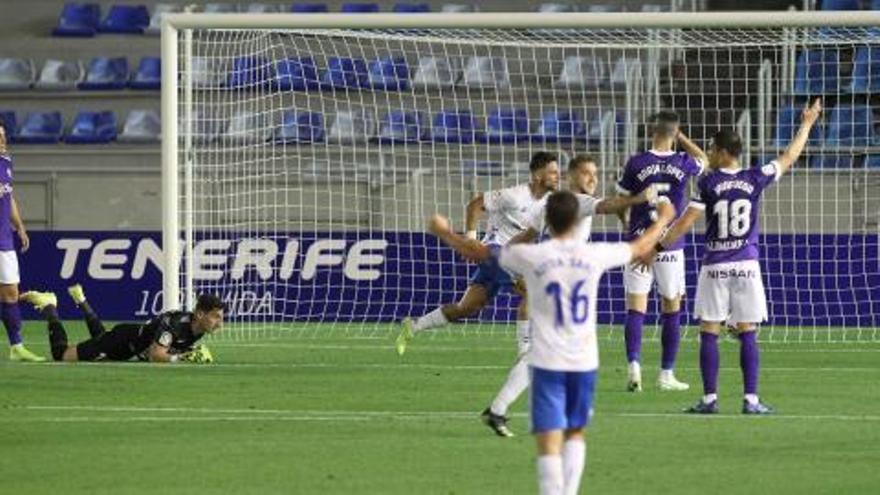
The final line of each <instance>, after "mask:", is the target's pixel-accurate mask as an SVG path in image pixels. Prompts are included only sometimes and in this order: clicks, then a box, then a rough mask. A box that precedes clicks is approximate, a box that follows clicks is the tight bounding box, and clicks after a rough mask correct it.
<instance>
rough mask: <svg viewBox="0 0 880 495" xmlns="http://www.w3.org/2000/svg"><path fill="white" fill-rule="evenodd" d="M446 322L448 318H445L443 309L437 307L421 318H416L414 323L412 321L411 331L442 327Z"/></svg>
mask: <svg viewBox="0 0 880 495" xmlns="http://www.w3.org/2000/svg"><path fill="white" fill-rule="evenodd" d="M447 323H449V320H447V319H446V315H444V314H443V310H442V309H441V308H437V309H435V310H434V311H431V312H430V313H428V314H426V315H424V316H422V317H421V318H417V319H416V321H415V323H413V333H415V332H420V331H422V330H427V329H429V328H435V327H442V326H443V325H446V324H447Z"/></svg>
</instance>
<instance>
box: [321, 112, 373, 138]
mask: <svg viewBox="0 0 880 495" xmlns="http://www.w3.org/2000/svg"><path fill="white" fill-rule="evenodd" d="M375 135H376V120H375V118H374V117H373V116H372V115H371V114H369V113H368V112H365V111H363V110H339V111H337V112H336V115H334V116H333V123H332V124H330V129H329V130H328V131H327V141H329V142H334V143H365V142H367V141H369V140H370V139H371V138H373V136H375Z"/></svg>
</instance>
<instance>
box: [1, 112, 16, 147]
mask: <svg viewBox="0 0 880 495" xmlns="http://www.w3.org/2000/svg"><path fill="white" fill-rule="evenodd" d="M0 123H2V124H3V128H4V129H5V130H6V141H8V142H10V143H14V142H15V135H16V134H18V119H16V118H15V112H14V111H12V110H0Z"/></svg>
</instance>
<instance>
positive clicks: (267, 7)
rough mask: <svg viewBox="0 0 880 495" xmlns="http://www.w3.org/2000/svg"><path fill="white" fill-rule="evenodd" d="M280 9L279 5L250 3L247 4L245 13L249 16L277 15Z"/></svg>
mask: <svg viewBox="0 0 880 495" xmlns="http://www.w3.org/2000/svg"><path fill="white" fill-rule="evenodd" d="M280 7H281V6H280V5H276V4H272V3H251V4H248V6H247V8H246V9H245V12H247V13H249V14H277V13H278V12H279V8H280Z"/></svg>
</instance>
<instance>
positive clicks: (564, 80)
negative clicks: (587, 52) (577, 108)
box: [556, 57, 605, 88]
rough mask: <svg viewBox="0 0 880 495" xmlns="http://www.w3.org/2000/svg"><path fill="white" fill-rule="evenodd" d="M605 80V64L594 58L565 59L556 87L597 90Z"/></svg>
mask: <svg viewBox="0 0 880 495" xmlns="http://www.w3.org/2000/svg"><path fill="white" fill-rule="evenodd" d="M604 79H605V63H604V62H602V60H601V59H599V58H596V57H566V58H565V62H564V64H563V66H562V72H561V73H560V74H559V79H557V80H556V84H557V85H558V86H562V87H565V88H597V87H599V86H600V85H601V84H602V81H603V80H604Z"/></svg>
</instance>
